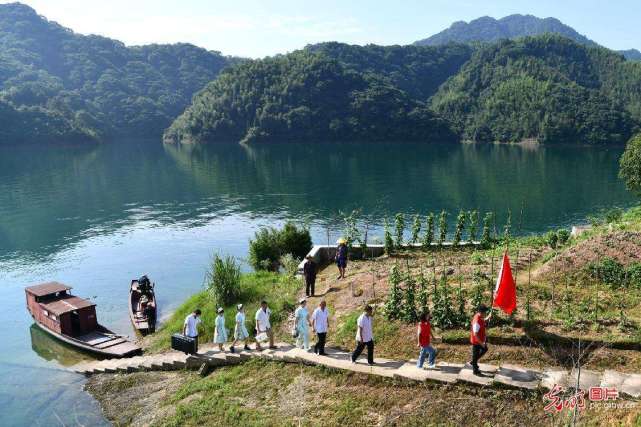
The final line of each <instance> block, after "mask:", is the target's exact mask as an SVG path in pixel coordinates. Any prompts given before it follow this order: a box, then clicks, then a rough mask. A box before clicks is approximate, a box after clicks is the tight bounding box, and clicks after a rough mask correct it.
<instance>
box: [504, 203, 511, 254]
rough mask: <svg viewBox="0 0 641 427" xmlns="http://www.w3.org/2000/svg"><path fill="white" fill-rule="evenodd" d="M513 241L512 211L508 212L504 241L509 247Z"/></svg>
mask: <svg viewBox="0 0 641 427" xmlns="http://www.w3.org/2000/svg"><path fill="white" fill-rule="evenodd" d="M511 240H512V211H511V210H510V209H508V210H507V218H506V220H505V227H503V241H504V242H505V244H507V245H509V244H510V242H511Z"/></svg>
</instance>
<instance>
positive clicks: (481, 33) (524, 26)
mask: <svg viewBox="0 0 641 427" xmlns="http://www.w3.org/2000/svg"><path fill="white" fill-rule="evenodd" d="M545 33H552V34H559V35H561V36H563V37H567V38H569V39H571V40H574V41H575V42H577V43H580V44H583V45H586V46H597V45H598V43H596V42H595V41H593V40H590V39H589V38H587V37H586V36H584V35H583V34H580V33H579V32H577V31H576V30H575V29H574V28H572V27H570V26H569V25H566V24H564V23H563V22H561V21H559V20H558V19H556V18H538V17H536V16H533V15H520V14H514V15H509V16H506V17H503V18H501V19H495V18H492V17H489V16H483V17H481V18H477V19H474V20H472V21H470V22H469V23H468V22H465V21H457V22H455V23H453V24H452V25H451V26H450V27H449V28H447V29H445V30H443V31H441V32H440V33H437V34H434V35H433V36H431V37H428V38H426V39H422V40H418V41H416V42H414V44H415V45H417V46H438V45H443V44H447V43H453V42H454V43H471V42H488V43H493V42H496V41H498V40H501V39H514V38H518V37H525V36H538V35H541V34H545ZM619 53H621V54H622V55H623V56H625V57H626V59H632V60H639V59H641V52H639V51H638V50H636V49H628V50H622V51H619Z"/></svg>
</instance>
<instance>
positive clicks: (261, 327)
mask: <svg viewBox="0 0 641 427" xmlns="http://www.w3.org/2000/svg"><path fill="white" fill-rule="evenodd" d="M271 313H272V312H271V310H270V309H269V307H267V301H261V303H260V308H259V309H258V311H257V312H256V335H258V334H260V333H263V332H265V333H266V334H267V336H268V337H269V348H276V346H275V345H274V333H273V332H272V325H271V323H269V316H270V315H271ZM262 349H263V348H262V347H261V345H260V343H259V342H258V341H256V350H262Z"/></svg>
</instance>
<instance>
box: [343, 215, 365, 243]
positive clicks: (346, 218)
mask: <svg viewBox="0 0 641 427" xmlns="http://www.w3.org/2000/svg"><path fill="white" fill-rule="evenodd" d="M340 215H341V216H342V218H343V223H344V226H345V228H344V231H343V234H344V236H345V240H347V247H348V248H349V249H350V250H351V249H352V248H353V246H354V243H355V242H357V241H360V240H361V233H360V230H359V229H358V227H357V223H358V217H359V215H360V210H358V209H355V210H353V211H351V212H350V213H349V214H345V213H343V212H340Z"/></svg>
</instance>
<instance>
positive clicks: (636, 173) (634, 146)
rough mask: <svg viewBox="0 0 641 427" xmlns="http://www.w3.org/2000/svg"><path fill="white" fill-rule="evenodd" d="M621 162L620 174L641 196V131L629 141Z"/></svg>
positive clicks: (634, 191) (630, 188)
mask: <svg viewBox="0 0 641 427" xmlns="http://www.w3.org/2000/svg"><path fill="white" fill-rule="evenodd" d="M620 164H621V167H620V170H619V175H620V176H621V178H622V179H623V180H624V181H625V185H626V187H628V190H630V191H632V192H633V193H635V194H636V195H638V196H639V197H641V133H640V134H637V135H635V136H634V137H632V138H631V139H630V141H628V144H627V146H626V147H625V152H624V153H623V155H622V156H621V162H620Z"/></svg>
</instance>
